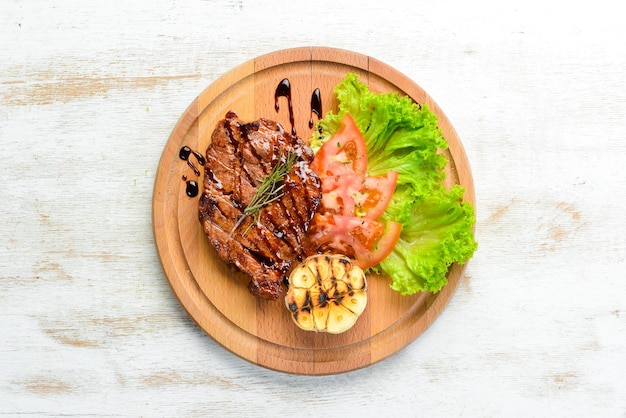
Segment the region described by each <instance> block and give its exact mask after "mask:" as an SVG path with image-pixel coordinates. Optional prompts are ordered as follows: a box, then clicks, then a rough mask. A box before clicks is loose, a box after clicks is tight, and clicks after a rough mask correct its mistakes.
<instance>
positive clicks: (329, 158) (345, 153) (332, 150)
mask: <svg viewBox="0 0 626 418" xmlns="http://www.w3.org/2000/svg"><path fill="white" fill-rule="evenodd" d="M311 168H312V169H313V170H314V171H315V172H316V173H317V174H318V175H320V176H321V177H326V176H338V175H342V174H350V173H357V174H362V175H365V173H366V172H367V148H366V146H365V140H364V139H363V135H362V134H361V131H359V127H358V126H357V125H356V122H354V119H352V116H350V115H349V114H348V113H346V114H345V116H344V117H343V118H342V119H341V128H339V131H337V133H336V134H335V135H333V137H332V138H331V139H329V140H328V142H326V143H325V144H324V145H323V146H322V147H321V148H320V149H319V150H318V151H317V154H316V155H315V159H314V160H313V163H312V164H311Z"/></svg>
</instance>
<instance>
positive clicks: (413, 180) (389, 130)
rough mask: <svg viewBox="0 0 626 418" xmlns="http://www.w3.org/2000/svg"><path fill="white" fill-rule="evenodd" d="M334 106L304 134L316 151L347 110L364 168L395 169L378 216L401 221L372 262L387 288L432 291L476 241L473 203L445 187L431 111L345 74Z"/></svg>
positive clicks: (375, 171)
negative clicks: (387, 248)
mask: <svg viewBox="0 0 626 418" xmlns="http://www.w3.org/2000/svg"><path fill="white" fill-rule="evenodd" d="M334 92H335V94H336V95H337V99H338V102H339V103H338V111H337V112H332V111H331V112H327V113H326V114H325V115H324V118H322V119H321V120H320V121H319V122H318V130H317V131H316V133H315V134H314V135H313V137H312V138H311V140H310V145H311V148H313V150H314V151H317V150H318V149H319V148H320V147H321V146H322V145H323V144H324V143H325V142H326V141H327V140H329V139H330V138H331V137H332V136H333V135H334V134H335V132H337V131H338V129H339V128H340V126H341V119H342V117H343V115H344V114H345V113H349V114H350V115H351V116H352V117H353V119H354V120H355V122H356V124H357V126H358V127H359V129H360V131H361V132H362V133H363V137H364V138H365V144H366V146H367V151H368V174H369V175H371V176H376V175H381V174H385V173H386V172H388V171H390V170H395V171H397V172H398V182H397V185H396V190H395V192H394V195H393V198H392V200H391V202H390V204H389V206H388V207H387V209H386V211H385V213H384V214H383V216H382V218H383V219H386V220H392V221H395V222H399V223H401V224H402V233H401V235H400V238H399V240H398V242H397V243H396V245H395V247H394V250H393V252H392V253H391V254H390V255H389V256H388V257H387V258H385V259H384V260H383V261H382V262H380V263H379V264H378V265H377V266H374V267H373V270H374V271H377V272H380V273H387V274H388V275H389V276H390V277H391V280H392V283H391V288H392V289H394V290H396V291H398V292H400V293H402V294H404V295H406V294H414V293H417V292H424V291H429V292H438V291H439V290H441V288H443V286H445V285H446V284H447V282H448V279H447V273H448V269H449V267H450V265H451V264H452V263H455V262H457V263H461V264H462V263H465V262H466V261H467V260H469V259H470V258H471V257H472V256H473V254H474V252H475V250H476V248H477V246H478V244H477V243H476V241H475V239H474V222H475V217H474V208H473V206H472V205H471V204H470V203H469V202H466V201H463V194H464V189H463V188H462V187H461V186H459V185H455V186H453V187H451V188H450V189H449V190H448V189H447V188H446V187H445V186H444V180H445V177H446V172H445V166H446V164H447V163H448V160H447V158H446V157H445V155H443V153H441V152H440V151H441V150H445V149H447V147H448V144H447V141H446V140H445V138H444V137H443V134H442V133H441V130H440V129H439V127H438V125H437V116H436V115H435V114H434V113H433V112H431V111H430V110H429V109H428V106H427V105H426V104H423V105H419V104H417V103H415V102H414V101H412V100H411V99H410V98H409V97H406V96H400V95H398V94H397V93H382V94H377V93H374V92H372V91H370V90H369V88H368V86H367V85H365V84H363V83H361V82H359V81H358V76H357V75H356V74H352V73H350V74H348V75H347V76H346V77H345V78H344V80H343V81H342V82H341V83H339V84H338V85H337V86H336V87H335V90H334Z"/></svg>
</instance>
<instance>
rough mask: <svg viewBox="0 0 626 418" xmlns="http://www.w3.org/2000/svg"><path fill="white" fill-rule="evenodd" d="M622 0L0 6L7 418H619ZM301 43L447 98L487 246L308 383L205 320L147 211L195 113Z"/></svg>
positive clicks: (1, 300)
mask: <svg viewBox="0 0 626 418" xmlns="http://www.w3.org/2000/svg"><path fill="white" fill-rule="evenodd" d="M553 3H554V4H553ZM617 3H618V2H611V1H608V0H600V1H596V2H586V3H583V4H578V5H573V4H571V5H565V3H563V4H561V2H550V1H544V2H537V3H534V2H527V1H524V2H521V1H515V2H499V3H496V2H491V1H480V0H479V1H473V2H458V3H454V2H436V1H429V2H423V1H412V0H411V1H408V0H407V1H404V2H383V3H380V2H371V3H367V2H365V4H363V2H336V1H335V2H327V1H314V2H298V3H297V4H296V2H289V3H287V2H284V4H283V2H279V1H272V2H265V3H264V2H253V1H243V0H239V1H226V0H219V1H190V2H170V1H168V2H148V1H144V2H130V1H106V2H94V3H93V4H89V5H87V4H86V3H85V2H81V1H64V2H56V4H55V3H53V2H44V1H11V0H0V149H1V152H0V179H1V188H0V200H1V202H2V203H1V205H0V225H1V227H0V228H1V229H0V231H1V233H0V415H2V416H66V415H70V416H89V415H105V416H111V415H113V416H115V415H123V416H276V415H287V414H290V415H293V414H296V413H302V414H306V415H313V414H317V413H323V414H326V415H329V416H390V415H392V416H400V415H402V416H429V417H430V416H445V417H449V416H471V417H491V416H493V417H501V416H506V417H509V416H524V417H525V416H551V417H553V416H564V417H572V416H581V417H582V416H598V417H600V416H601V417H626V277H625V276H624V267H625V266H626V261H625V257H626V238H625V237H626V220H625V216H624V210H625V209H624V208H625V206H626V193H625V192H626V176H625V175H624V164H625V163H626V123H625V114H626V70H625V69H626V25H624V24H623V14H622V13H621V8H619V7H618V6H617ZM309 45H321V46H330V47H337V48H344V49H348V50H352V51H355V52H359V53H362V54H365V55H370V56H373V57H376V58H377V59H379V60H382V61H384V62H386V63H387V64H389V65H391V66H393V67H395V68H396V69H398V70H399V71H401V72H403V73H405V74H406V75H407V76H408V77H410V78H411V79H413V80H414V81H415V82H417V83H418V84H419V85H420V86H421V87H423V88H424V89H425V90H426V91H427V92H428V93H429V94H430V95H431V96H432V97H433V98H434V100H435V101H436V102H437V103H438V104H439V105H440V106H441V107H442V108H443V110H444V111H445V112H446V114H447V116H448V117H449V119H450V120H451V121H452V123H453V124H454V126H455V127H456V130H457V131H458V133H459V135H460V136H461V139H462V141H463V143H464V146H465V149H466V152H467V154H468V157H469V160H470V162H471V165H472V169H473V173H474V182H475V186H476V195H477V205H476V209H477V228H476V237H477V239H478V241H479V245H480V247H479V250H478V252H477V253H476V255H475V256H474V258H473V259H472V260H471V262H470V264H469V265H468V267H467V269H466V271H465V275H464V277H463V278H462V281H461V284H460V286H459V288H458V289H457V291H456V293H455V295H454V296H453V298H452V300H451V301H450V303H449V305H448V307H447V308H446V309H445V310H444V311H443V313H442V314H441V315H440V316H439V317H438V319H437V320H436V321H435V322H434V324H433V325H432V326H431V327H430V328H429V329H428V330H427V331H426V332H425V333H424V334H422V335H421V336H420V337H419V338H417V339H416V340H415V341H413V342H412V343H411V344H410V345H409V346H408V347H406V348H405V349H404V350H402V351H400V352H399V353H397V354H396V355H394V356H392V357H390V358H388V359H386V360H384V361H382V362H380V363H377V364H375V365H373V366H371V367H368V368H366V369H362V370H358V371H354V372H349V373H345V374H340V375H335V376H325V377H310V376H297V375H289V374H284V373H279V372H274V371H270V370H267V369H264V368H261V367H258V366H255V365H252V364H250V363H248V362H246V361H244V360H242V359H240V358H239V357H237V356H235V355H233V354H231V353H229V352H227V351H226V350H224V349H223V348H222V347H221V346H219V345H218V344H216V343H215V342H214V341H213V340H212V339H211V338H210V337H208V336H207V335H206V334H205V333H204V332H202V331H201V330H200V329H199V328H198V327H197V326H196V325H195V324H194V323H193V321H192V320H191V319H189V317H188V316H187V314H186V313H185V311H184V310H183V308H182V307H181V306H180V304H179V303H178V301H177V299H176V298H175V296H174V295H173V294H172V291H171V289H170V287H169V285H168V282H167V280H166V278H165V276H164V274H163V271H162V269H161V266H160V263H159V259H158V257H157V255H156V251H155V247H154V242H153V234H152V224H151V199H152V187H153V183H154V175H155V170H156V167H157V164H158V161H159V157H160V155H161V152H162V150H163V145H164V143H165V141H166V140H167V138H168V136H169V133H170V132H171V130H172V128H173V126H174V124H175V123H176V121H177V119H178V117H179V116H180V115H181V113H182V112H183V111H184V110H185V108H186V107H187V105H188V104H189V103H190V102H191V101H192V100H193V99H194V98H195V97H196V96H197V95H198V94H199V93H200V92H201V91H202V90H203V89H204V88H205V87H206V86H207V85H209V84H210V83H211V82H212V81H214V80H216V79H217V78H218V77H219V76H220V75H222V74H223V73H225V72H226V71H228V70H229V69H231V68H232V67H234V66H236V65H238V64H241V63H243V62H245V61H247V60H249V59H252V58H254V57H255V56H258V55H261V54H264V53H268V52H272V51H275V50H280V49H284V48H291V47H297V46H309Z"/></svg>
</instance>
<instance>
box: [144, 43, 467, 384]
mask: <svg viewBox="0 0 626 418" xmlns="http://www.w3.org/2000/svg"><path fill="white" fill-rule="evenodd" d="M348 72H354V73H357V74H359V79H360V80H361V81H362V82H364V83H366V84H368V85H369V86H370V88H371V89H372V90H373V91H377V92H390V91H395V92H398V93H400V94H401V95H408V96H410V97H411V98H413V100H415V101H416V102H418V103H427V104H428V106H429V108H430V109H431V110H432V111H434V112H435V113H436V114H437V115H438V117H439V126H440V128H441V129H442V131H443V134H444V136H445V138H446V139H447V141H448V143H449V149H448V150H447V151H446V152H445V153H446V155H447V157H448V159H449V161H450V164H449V166H448V180H447V181H448V182H449V183H451V184H452V183H458V184H461V185H462V186H464V187H465V189H466V193H465V199H466V200H468V201H471V202H472V203H473V202H474V187H473V182H472V176H471V171H470V168H469V164H468V161H467V157H466V154H465V151H464V150H463V146H462V144H461V142H460V140H459V138H458V136H457V134H456V132H455V130H454V128H453V127H452V125H451V124H450V122H449V121H448V119H447V118H446V116H445V115H444V114H443V112H442V111H441V109H440V108H439V107H438V106H437V104H436V103H435V102H434V101H433V100H432V99H431V98H430V97H429V96H428V95H427V94H426V92H424V91H423V90H422V89H421V88H420V87H419V86H418V85H416V84H415V83H414V82H412V81H411V80H410V79H408V78H407V77H405V76H404V75H402V74H400V73H399V72H398V71H396V70H394V69H393V68H391V67H389V66H388V65H386V64H384V63H382V62H380V61H377V60H376V59H374V58H371V57H368V56H364V55H360V54H357V53H354V52H349V51H345V50H338V49H331V48H322V47H305V48H295V49H289V50H283V51H278V52H275V53H271V54H267V55H263V56H260V57H258V58H256V59H254V60H251V61H249V62H246V63H244V64H243V65H240V66H238V67H236V68H234V69H233V70H231V71H230V72H228V73H227V74H225V75H224V76H223V77H221V78H220V79H218V80H217V81H215V82H214V83H212V84H211V85H210V86H209V87H208V88H207V89H205V90H204V91H203V92H202V93H201V94H200V96H198V97H197V98H196V99H195V100H194V101H193V102H192V103H191V105H190V106H189V107H188V108H187V110H186V111H185V112H184V113H183V115H182V116H181V118H180V120H179V121H178V123H177V125H176V126H175V128H174V130H173V131H172V134H171V136H170V138H169V139H168V141H167V143H166V145H165V149H164V151H163V154H162V156H161V160H160V163H159V167H158V171H157V175H156V180H155V185H154V197H153V224H154V234H155V240H156V246H157V251H158V254H159V257H160V259H161V263H162V266H163V269H164V271H165V274H166V276H167V279H168V280H169V282H170V285H171V287H172V289H173V291H174V293H175V294H176V296H177V297H178V299H179V300H180V303H181V304H182V305H183V306H184V308H185V309H186V310H187V312H188V313H189V315H190V316H191V317H192V318H193V319H194V321H195V322H196V323H197V324H198V325H199V326H200V327H201V328H202V329H203V330H204V331H205V332H206V333H207V334H208V335H210V336H211V337H212V338H213V339H215V340H216V341H217V342H218V343H219V344H221V345H222V346H223V347H225V348H226V349H228V350H230V351H231V352H233V353H235V354H236V355H238V356H240V357H242V358H244V359H246V360H248V361H250V362H252V363H255V364H258V365H260V366H263V367H267V368H269V369H273V370H278V371H283V372H288V373H297V374H307V375H325V374H333V373H341V372H346V371H350V370H355V369H358V368H362V367H365V366H368V365H371V364H373V363H375V362H378V361H380V360H382V359H384V358H386V357H388V356H390V355H392V354H393V353H395V352H397V351H398V350H400V349H402V348H403V347H405V346H406V345H407V344H409V343H410V342H411V341H412V340H414V339H415V338H416V337H417V336H419V335H420V334H421V333H422V332H423V331H424V330H425V329H426V328H427V327H428V326H429V325H430V324H431V323H432V322H433V321H434V319H435V318H436V317H437V316H438V314H439V313H440V312H441V310H442V309H443V308H444V306H445V305H446V303H447V302H448V300H450V298H451V297H452V294H453V293H454V290H455V289H456V287H457V285H458V282H459V279H460V276H461V274H462V271H463V266H460V265H457V264H454V265H452V266H451V268H450V272H449V275H448V281H449V282H448V284H447V285H446V286H445V287H444V288H443V289H442V290H441V291H440V292H439V293H437V294H431V293H421V294H417V295H413V296H402V295H400V294H399V293H397V292H395V291H393V290H391V289H390V288H389V283H390V281H389V278H388V277H384V276H369V277H368V305H367V308H366V310H365V312H364V313H363V314H362V315H361V317H360V318H359V320H358V321H357V323H356V325H355V326H354V327H353V328H352V329H350V330H349V331H347V332H345V333H343V334H340V335H330V334H324V333H313V332H306V331H302V330H300V329H299V328H298V327H297V326H296V325H295V324H294V323H293V322H292V320H291V318H290V316H289V312H288V311H287V309H286V308H285V305H284V302H283V300H278V301H267V300H262V299H259V298H255V297H254V296H252V295H251V294H249V293H248V290H247V287H246V285H247V283H248V278H247V277H245V276H244V275H243V274H241V273H235V272H233V271H232V270H231V269H230V268H229V267H228V266H227V265H226V264H225V263H224V262H222V261H221V260H219V259H218V258H217V256H216V253H215V251H214V250H213V248H212V247H211V246H210V244H209V243H208V240H207V239H206V237H205V236H204V233H203V231H202V228H201V225H200V223H199V222H198V215H197V205H198V198H197V197H196V198H190V197H188V196H187V194H186V182H185V181H183V176H185V177H186V178H187V179H190V180H194V179H195V180H197V181H198V184H200V185H201V184H202V174H201V175H200V176H199V177H198V178H197V179H196V177H195V174H194V172H193V170H192V169H191V167H190V166H188V165H187V163H186V162H185V161H182V160H181V159H180V158H179V150H180V149H181V147H183V146H188V147H190V148H191V149H193V150H198V151H200V152H201V153H202V154H204V151H205V150H206V148H207V146H208V145H209V142H210V135H211V133H212V131H213V129H214V128H215V125H216V123H217V122H218V121H219V120H220V119H222V118H223V117H224V116H225V114H226V112H227V111H229V110H233V111H235V112H236V113H237V114H238V115H239V117H240V118H242V119H243V120H247V121H252V120H255V119H258V118H259V117H265V118H269V119H274V120H277V121H278V122H280V123H281V124H282V125H283V126H284V127H286V129H288V128H289V127H291V124H290V121H289V113H288V111H287V102H286V99H285V98H279V103H280V110H279V111H276V110H275V108H274V92H275V90H276V87H277V85H278V84H279V83H280V81H281V80H283V79H284V78H288V79H289V81H290V84H291V90H292V91H291V93H292V100H293V110H294V116H295V123H294V125H295V126H294V127H295V129H296V131H297V133H298V135H299V136H300V137H302V138H303V139H305V140H306V139H308V138H309V137H310V136H311V129H310V128H309V119H310V118H311V116H312V114H311V94H312V92H313V90H314V89H315V88H319V89H320V92H321V98H322V110H323V112H326V111H328V110H329V109H335V108H336V100H335V97H334V93H333V88H334V86H335V85H337V84H338V83H339V82H340V81H341V80H342V79H343V78H344V77H345V75H346V73H348ZM190 160H193V157H192V158H191V159H190ZM196 165H197V164H196Z"/></svg>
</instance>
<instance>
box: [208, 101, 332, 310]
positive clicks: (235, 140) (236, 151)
mask: <svg viewBox="0 0 626 418" xmlns="http://www.w3.org/2000/svg"><path fill="white" fill-rule="evenodd" d="M289 151H291V152H295V153H296V154H297V156H298V159H297V161H296V164H295V165H294V167H293V168H292V170H291V171H290V172H289V173H288V174H287V176H285V179H284V181H283V185H284V187H283V189H282V192H283V195H282V197H281V198H280V199H278V200H276V201H274V202H272V203H270V204H269V205H267V206H265V207H264V208H263V209H262V210H261V212H260V218H259V222H258V224H257V223H256V222H255V220H254V217H253V216H247V217H245V218H244V219H243V220H242V222H241V224H240V225H239V226H238V227H237V228H236V229H234V228H235V226H236V224H237V222H238V221H239V220H240V218H241V217H242V216H243V213H244V210H245V208H246V207H247V206H248V205H249V203H250V201H251V200H252V198H253V196H254V194H255V193H256V191H257V189H258V187H259V185H260V184H261V182H262V181H263V179H265V177H267V175H268V174H269V173H270V172H271V171H272V168H273V167H274V166H275V165H276V164H277V162H278V159H279V158H281V156H285V155H286V154H287V152H289ZM283 158H284V157H283ZM312 160H313V152H312V151H311V149H310V148H309V147H308V146H307V145H306V144H305V143H304V142H303V141H302V140H301V139H300V138H298V137H296V136H293V135H291V134H289V133H287V132H285V131H284V130H283V128H282V127H281V126H280V125H279V124H278V123H276V122H274V121H271V120H267V119H259V120H257V121H254V122H251V123H243V122H242V121H241V120H240V119H239V118H238V117H237V115H236V114H235V113H234V112H228V113H227V114H226V117H225V119H223V120H222V121H220V122H219V123H218V125H217V127H216V129H215V130H214V131H213V134H212V137H211V145H209V147H208V148H207V151H206V162H205V165H204V171H205V176H204V184H203V193H202V196H201V197H200V203H199V218H200V222H201V224H202V226H203V229H204V232H205V233H206V235H207V236H208V238H209V240H210V242H211V244H212V245H213V246H214V247H215V249H216V250H217V254H218V255H219V257H220V258H222V259H223V260H224V261H226V262H227V263H231V264H233V265H234V266H236V267H237V268H238V269H239V270H241V271H243V272H244V273H247V274H248V275H249V276H250V277H251V281H250V284H249V285H248V289H249V290H250V292H251V293H252V294H254V295H256V296H260V297H264V298H268V299H277V298H278V296H279V295H280V293H281V291H282V282H283V279H284V277H285V276H286V275H287V273H288V271H289V269H290V267H291V265H292V263H293V262H294V261H296V260H302V258H303V249H302V245H301V242H302V240H303V238H304V235H305V233H306V232H307V230H308V227H309V223H310V221H311V219H312V217H313V214H314V213H315V211H316V209H317V206H318V205H319V202H320V199H321V195H322V192H321V183H320V180H319V177H318V176H317V174H315V172H314V171H313V170H311V169H310V168H309V163H310V162H311V161H312ZM244 232H245V233H244Z"/></svg>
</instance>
